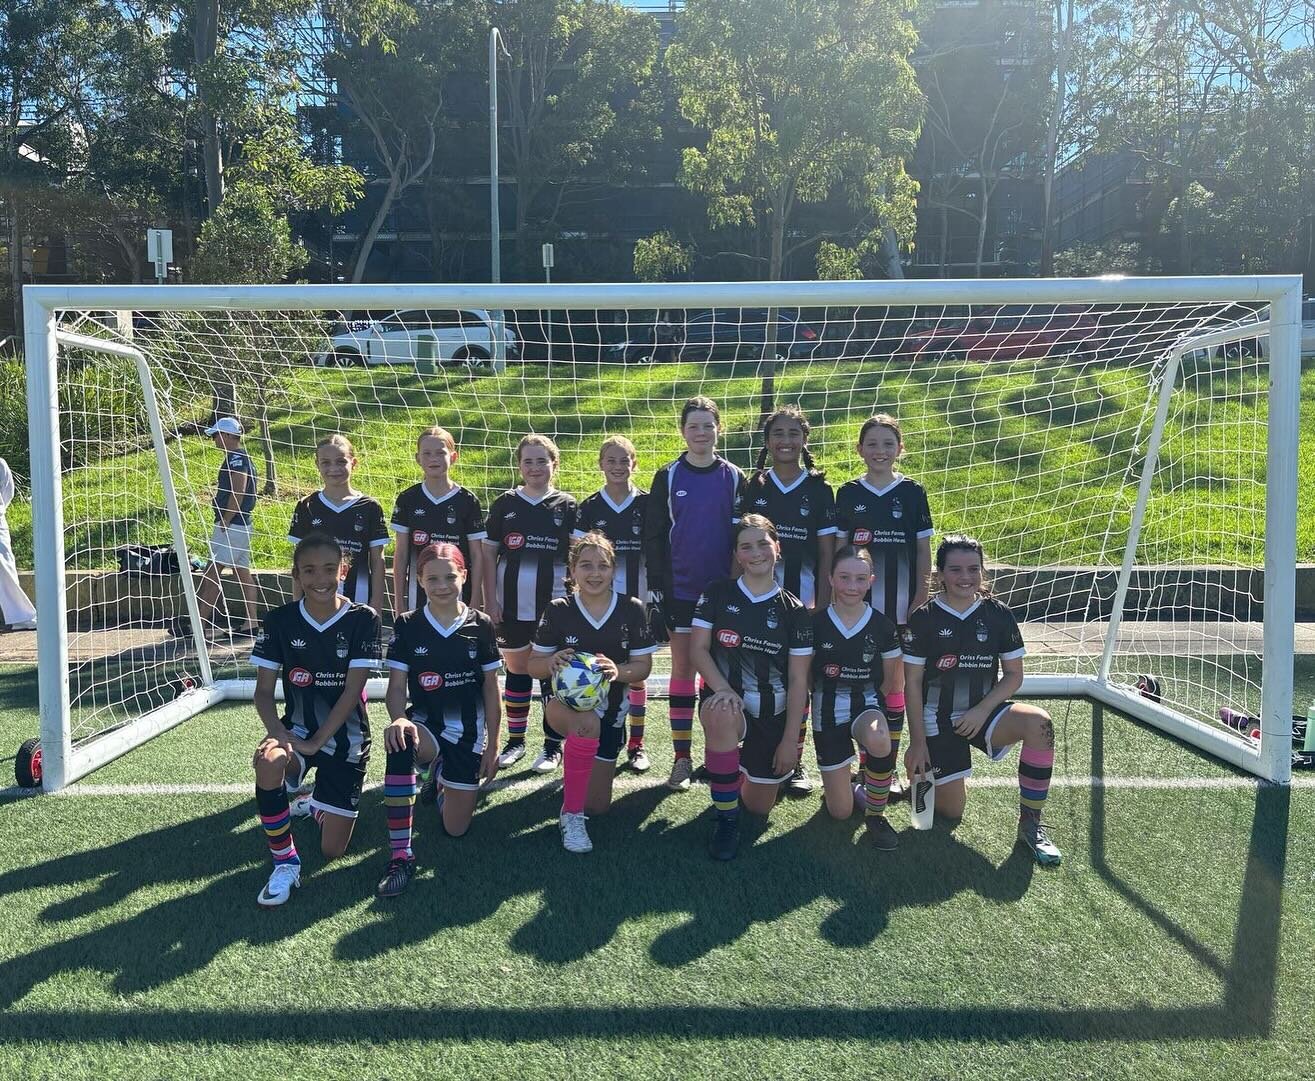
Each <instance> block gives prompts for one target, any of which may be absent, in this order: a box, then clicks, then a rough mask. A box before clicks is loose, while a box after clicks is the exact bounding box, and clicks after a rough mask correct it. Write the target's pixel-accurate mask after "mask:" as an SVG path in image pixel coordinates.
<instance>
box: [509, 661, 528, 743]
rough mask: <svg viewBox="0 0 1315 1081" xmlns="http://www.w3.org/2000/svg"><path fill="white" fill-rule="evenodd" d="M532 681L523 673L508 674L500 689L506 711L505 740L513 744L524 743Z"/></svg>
mask: <svg viewBox="0 0 1315 1081" xmlns="http://www.w3.org/2000/svg"><path fill="white" fill-rule="evenodd" d="M533 687H534V680H532V679H531V678H530V677H529V676H528V675H526V674H525V673H524V672H508V673H507V681H506V683H505V684H504V685H503V688H502V704H503V706H504V707H505V708H506V711H507V738H508V739H509V740H511V741H513V742H515V741H516V740H520V741H521V742H522V743H523V742H524V741H525V729H526V726H527V725H528V723H529V717H530V691H531V689H532V688H533Z"/></svg>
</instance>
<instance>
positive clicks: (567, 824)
mask: <svg viewBox="0 0 1315 1081" xmlns="http://www.w3.org/2000/svg"><path fill="white" fill-rule="evenodd" d="M557 824H558V825H559V826H560V827H561V830H562V847H563V848H564V849H566V851H567V852H592V851H593V850H594V843H593V841H591V840H589V831H588V830H587V829H585V826H584V824H585V816H584V815H583V814H568V813H567V812H566V811H563V812H562V815H561V817H560V818H559V819H558V820H557Z"/></svg>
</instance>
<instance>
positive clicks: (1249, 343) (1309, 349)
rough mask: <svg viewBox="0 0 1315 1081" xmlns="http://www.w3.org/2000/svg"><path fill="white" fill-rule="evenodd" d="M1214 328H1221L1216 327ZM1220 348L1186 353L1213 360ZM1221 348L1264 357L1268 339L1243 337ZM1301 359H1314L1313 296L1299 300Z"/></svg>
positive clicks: (1249, 320) (1240, 321)
mask: <svg viewBox="0 0 1315 1081" xmlns="http://www.w3.org/2000/svg"><path fill="white" fill-rule="evenodd" d="M1259 318H1260V316H1259V313H1253V314H1251V315H1249V316H1244V317H1243V318H1241V319H1238V320H1236V321H1235V322H1233V323H1230V324H1226V326H1237V327H1243V326H1245V325H1246V324H1247V323H1254V322H1256V321H1257V320H1258V319H1259ZM1214 329H1223V328H1222V327H1217V328H1214ZM1220 348H1221V347H1220V346H1218V345H1212V346H1211V347H1210V348H1209V350H1202V349H1193V350H1191V351H1190V352H1189V353H1188V354H1187V355H1188V356H1196V357H1197V358H1198V359H1205V358H1208V359H1209V360H1211V361H1214V360H1217V359H1218V358H1219V352H1220ZM1222 348H1223V351H1224V354H1225V355H1226V356H1229V357H1237V356H1247V357H1254V356H1256V355H1257V354H1259V355H1260V356H1262V357H1265V356H1268V355H1269V339H1268V338H1244V339H1242V340H1241V341H1236V342H1230V343H1229V344H1228V345H1226V346H1223V347H1222ZM1301 359H1302V360H1310V359H1315V297H1307V298H1306V299H1305V300H1303V301H1302V302H1301Z"/></svg>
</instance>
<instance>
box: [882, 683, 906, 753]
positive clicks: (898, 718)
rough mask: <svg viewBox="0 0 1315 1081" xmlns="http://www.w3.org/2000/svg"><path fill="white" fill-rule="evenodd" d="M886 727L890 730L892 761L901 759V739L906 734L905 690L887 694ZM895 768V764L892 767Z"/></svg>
mask: <svg viewBox="0 0 1315 1081" xmlns="http://www.w3.org/2000/svg"><path fill="white" fill-rule="evenodd" d="M884 712H885V714H886V729H887V731H889V732H890V755H891V761H892V762H898V761H899V741H900V737H901V736H903V735H904V692H903V691H895V692H893V693H891V694H888V695H886V709H885V711H884ZM891 768H892V769H893V768H894V767H893V766H892V767H891Z"/></svg>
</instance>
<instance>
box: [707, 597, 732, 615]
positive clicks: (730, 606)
mask: <svg viewBox="0 0 1315 1081" xmlns="http://www.w3.org/2000/svg"><path fill="white" fill-rule="evenodd" d="M700 599H702V598H700ZM726 611H728V612H730V613H731V615H735V616H738V615H739V614H740V606H739V605H738V604H728V605H726Z"/></svg>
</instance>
